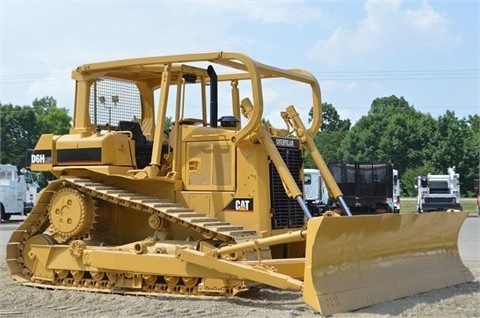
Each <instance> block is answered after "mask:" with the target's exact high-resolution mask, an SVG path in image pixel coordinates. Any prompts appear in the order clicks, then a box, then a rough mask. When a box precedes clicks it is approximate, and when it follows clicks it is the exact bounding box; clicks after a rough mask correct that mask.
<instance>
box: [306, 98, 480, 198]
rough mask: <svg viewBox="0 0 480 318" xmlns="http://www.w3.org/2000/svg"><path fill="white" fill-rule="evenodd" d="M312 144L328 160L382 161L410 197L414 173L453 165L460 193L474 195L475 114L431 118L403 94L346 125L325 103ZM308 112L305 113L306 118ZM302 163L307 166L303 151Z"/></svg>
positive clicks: (478, 145) (479, 126)
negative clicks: (314, 144)
mask: <svg viewBox="0 0 480 318" xmlns="http://www.w3.org/2000/svg"><path fill="white" fill-rule="evenodd" d="M322 106H323V111H322V112H323V118H324V119H323V123H322V126H321V131H320V133H318V134H317V136H316V137H315V143H316V145H317V147H318V149H319V150H320V153H321V154H322V156H323V157H324V159H325V161H326V162H327V163H328V162H353V161H357V162H387V163H391V164H393V166H394V168H395V169H397V170H398V171H399V175H400V183H401V186H402V196H407V197H414V196H416V194H417V192H416V189H415V187H414V179H415V177H416V176H419V175H423V174H428V173H431V174H447V169H448V167H453V166H455V171H456V172H457V173H459V174H460V189H461V193H462V196H474V195H475V196H476V195H477V193H476V191H475V183H476V182H477V183H478V179H479V168H480V116H479V115H478V114H474V115H469V116H468V117H466V118H457V117H456V116H455V112H454V111H450V110H448V111H446V113H445V114H443V115H441V116H439V117H437V118H434V117H433V116H431V115H430V114H428V113H427V114H425V113H422V112H420V111H418V110H416V109H415V107H414V106H412V105H409V103H408V102H407V101H406V100H405V99H404V98H403V97H400V98H398V97H396V96H390V97H383V98H377V99H375V100H374V101H373V102H372V105H371V107H370V110H369V111H368V113H367V114H366V115H365V116H362V117H361V118H360V119H359V120H358V122H356V123H355V124H354V125H351V122H350V120H349V119H345V120H342V119H340V116H339V115H338V112H337V111H336V109H335V108H334V107H333V105H331V104H329V103H323V104H322ZM311 115H312V112H310V118H311ZM306 166H307V167H312V166H313V164H312V160H311V158H310V157H309V156H308V155H307V158H306Z"/></svg>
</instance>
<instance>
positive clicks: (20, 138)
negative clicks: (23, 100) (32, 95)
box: [0, 104, 39, 167]
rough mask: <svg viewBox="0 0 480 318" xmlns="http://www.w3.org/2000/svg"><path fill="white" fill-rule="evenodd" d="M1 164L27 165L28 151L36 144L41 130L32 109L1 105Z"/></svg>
mask: <svg viewBox="0 0 480 318" xmlns="http://www.w3.org/2000/svg"><path fill="white" fill-rule="evenodd" d="M0 107H1V116H0V117H1V118H0V120H1V122H2V125H1V132H0V134H1V163H2V164H3V163H10V164H13V165H16V166H19V167H24V166H26V165H27V150H28V149H31V148H32V146H33V145H34V144H35V142H36V140H37V138H38V134H39V129H38V125H37V121H36V115H35V113H34V111H33V109H32V108H31V107H28V106H24V107H20V106H13V105H12V104H7V105H0Z"/></svg>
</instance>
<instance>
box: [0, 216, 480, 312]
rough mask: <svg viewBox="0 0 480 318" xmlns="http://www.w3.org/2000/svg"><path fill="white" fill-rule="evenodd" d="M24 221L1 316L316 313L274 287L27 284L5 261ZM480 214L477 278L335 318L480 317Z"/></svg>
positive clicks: (474, 239)
mask: <svg viewBox="0 0 480 318" xmlns="http://www.w3.org/2000/svg"><path fill="white" fill-rule="evenodd" d="M17 226H18V221H13V222H9V223H3V224H0V317H40V318H43V317H51V318H56V317H59V318H60V317H61V318H65V317H117V318H120V317H216V318H222V317H225V318H227V317H228V318H232V317H249V318H257V317H265V318H273V317H316V318H319V317H320V315H319V314H316V313H315V312H314V311H313V310H312V309H311V308H310V307H309V306H308V305H306V304H305V303H304V302H303V300H302V297H301V294H300V293H299V292H290V291H281V290H276V289H272V288H268V287H264V288H261V289H259V290H257V291H251V292H247V293H244V294H242V295H240V296H238V295H237V296H235V297H232V298H220V297H216V298H212V297H210V298H206V297H205V298H199V297H195V298H193V297H190V298H186V297H172V296H158V297H143V296H127V295H116V294H101V293H89V292H79V291H67V290H47V289H40V288H33V287H28V286H22V285H20V284H19V283H17V282H15V281H13V279H12V278H11V277H10V274H9V272H8V268H7V266H6V263H5V246H6V242H7V241H8V238H9V237H10V234H11V231H13V230H14V229H15V228H16V227H17ZM479 229H480V217H478V216H477V215H475V217H470V218H467V221H466V222H465V224H464V225H463V227H462V230H461V232H460V238H459V242H460V249H459V250H460V255H461V257H462V259H463V260H464V263H465V265H467V266H468V267H469V268H470V270H471V271H472V273H473V274H474V276H475V281H473V282H470V283H465V284H461V285H457V286H453V287H448V288H442V289H439V290H434V291H430V292H427V293H422V294H418V295H414V296H410V297H405V298H402V299H398V300H395V301H391V302H386V303H382V304H379V305H375V306H371V307H367V308H364V309H361V310H357V311H355V312H351V313H344V314H335V315H333V317H355V318H373V317H435V318H436V317H448V318H450V317H480V253H479V252H478V251H479V241H480V230H479Z"/></svg>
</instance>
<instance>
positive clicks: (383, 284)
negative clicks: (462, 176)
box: [303, 212, 474, 315]
mask: <svg viewBox="0 0 480 318" xmlns="http://www.w3.org/2000/svg"><path fill="white" fill-rule="evenodd" d="M467 215H468V213H466V212H437V213H428V214H383V215H368V216H353V217H318V218H313V219H311V220H310V221H309V222H308V226H307V245H306V259H305V277H304V287H303V298H304V301H305V302H306V303H307V304H309V305H310V306H312V307H313V308H314V309H315V310H317V311H319V312H320V313H321V314H322V315H332V314H334V313H338V312H347V311H351V310H355V309H359V308H362V307H367V306H370V305H373V304H377V303H381V302H385V301H389V300H393V299H398V298H401V297H405V296H409V295H413V294H417V293H421V292H425V291H429V290H433V289H437V288H443V287H447V286H452V285H456V284H460V283H464V282H468V281H471V280H473V279H474V277H473V275H472V273H471V272H470V270H469V269H468V268H467V267H465V265H464V264H463V262H462V260H461V259H460V255H459V252H458V246H457V239H458V235H459V231H460V227H461V226H462V223H463V221H464V220H465V218H466V217H467Z"/></svg>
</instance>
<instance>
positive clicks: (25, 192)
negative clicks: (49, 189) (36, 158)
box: [0, 164, 39, 221]
mask: <svg viewBox="0 0 480 318" xmlns="http://www.w3.org/2000/svg"><path fill="white" fill-rule="evenodd" d="M38 190H39V185H38V178H37V175H36V174H34V173H32V172H31V171H29V170H27V169H25V168H22V169H20V171H19V170H18V169H17V167H16V166H14V165H11V164H2V165H0V217H1V220H5V221H7V220H10V217H11V216H12V215H26V214H27V213H29V212H30V211H31V210H32V208H33V205H34V203H35V200H36V199H37V193H38Z"/></svg>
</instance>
